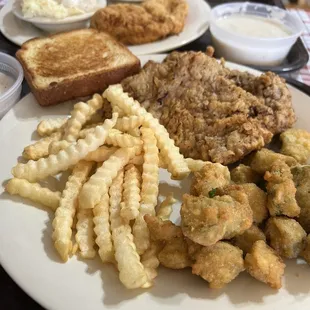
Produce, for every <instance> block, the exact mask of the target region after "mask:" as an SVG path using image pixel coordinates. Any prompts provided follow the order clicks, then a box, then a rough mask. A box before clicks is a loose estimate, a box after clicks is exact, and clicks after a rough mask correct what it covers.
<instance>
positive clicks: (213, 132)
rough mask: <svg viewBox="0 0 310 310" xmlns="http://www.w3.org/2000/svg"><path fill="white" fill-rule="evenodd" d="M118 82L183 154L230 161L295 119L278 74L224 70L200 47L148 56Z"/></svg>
mask: <svg viewBox="0 0 310 310" xmlns="http://www.w3.org/2000/svg"><path fill="white" fill-rule="evenodd" d="M122 86H123V88H124V90H125V91H126V92H128V93H129V95H130V96H133V97H134V98H135V99H136V100H138V101H139V102H140V103H141V104H142V105H143V106H144V107H146V108H147V109H148V111H149V112H151V113H152V114H153V115H154V116H156V117H157V118H158V119H159V120H160V122H161V124H163V125H164V126H165V127H166V128H167V130H168V132H169V134H170V137H171V138H173V139H174V140H175V143H176V145H178V146H179V147H180V150H181V152H182V153H183V155H184V156H185V157H192V158H195V159H203V160H210V161H213V162H218V163H222V164H229V163H233V162H235V161H237V160H239V159H241V158H242V157H244V156H245V155H247V154H249V153H250V152H251V151H253V150H257V149H260V148H262V147H263V146H264V145H265V144H267V143H269V142H270V140H271V138H272V137H273V135H274V134H277V133H281V132H283V131H284V130H286V129H287V128H290V127H292V125H293V124H294V122H295V113H294V110H293V108H292V100H291V95H290V92H289V90H288V88H287V87H286V84H285V82H284V81H283V80H282V79H281V78H280V77H279V76H277V75H275V74H274V73H271V72H268V73H264V74H262V75H261V76H259V77H256V76H254V75H251V74H249V73H242V72H239V71H236V70H229V69H227V68H225V66H224V64H223V63H219V62H218V61H217V60H216V59H214V58H211V57H209V56H207V55H206V54H204V53H202V52H183V53H180V52H173V53H171V54H170V55H169V56H167V58H166V59H165V60H164V61H163V63H161V64H160V63H156V62H154V61H149V62H148V63H147V64H146V65H145V66H144V68H143V69H142V71H141V72H140V73H139V74H137V75H135V76H132V77H128V78H126V79H125V80H124V81H123V82H122Z"/></svg>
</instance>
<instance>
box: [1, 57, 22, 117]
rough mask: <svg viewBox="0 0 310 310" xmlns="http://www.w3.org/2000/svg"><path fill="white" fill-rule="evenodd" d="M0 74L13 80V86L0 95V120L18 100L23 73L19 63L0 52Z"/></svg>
mask: <svg viewBox="0 0 310 310" xmlns="http://www.w3.org/2000/svg"><path fill="white" fill-rule="evenodd" d="M0 72H1V73H3V74H5V75H7V76H9V77H10V78H12V79H13V81H14V82H13V85H12V86H11V87H9V88H8V89H7V90H6V91H5V92H4V93H3V94H0V119H1V118H2V117H3V116H4V115H5V114H6V113H7V112H8V111H9V110H10V109H11V108H12V107H13V106H14V105H15V103H17V102H18V101H19V99H20V93H21V90H22V82H23V79H24V71H23V68H22V66H21V65H20V63H19V62H18V61H17V60H16V59H15V58H13V57H11V56H9V55H7V54H4V53H1V52H0Z"/></svg>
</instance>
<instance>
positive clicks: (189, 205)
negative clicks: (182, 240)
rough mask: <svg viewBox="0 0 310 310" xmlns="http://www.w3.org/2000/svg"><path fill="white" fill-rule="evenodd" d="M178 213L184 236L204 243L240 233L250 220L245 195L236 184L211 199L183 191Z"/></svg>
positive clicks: (251, 215) (212, 242)
mask: <svg viewBox="0 0 310 310" xmlns="http://www.w3.org/2000/svg"><path fill="white" fill-rule="evenodd" d="M180 213H181V219H182V224H181V227H182V231H183V234H184V236H186V237H187V238H189V239H191V240H192V241H194V242H196V243H198V244H201V245H204V246H209V245H212V244H214V243H216V242H217V241H219V240H222V239H230V238H232V237H234V236H236V235H239V234H242V233H243V232H244V231H245V230H247V229H248V228H250V227H251V225H252V223H253V212H252V210H251V207H250V205H249V201H248V198H247V195H246V193H245V192H244V190H243V188H242V187H240V186H238V185H229V186H227V187H225V188H224V189H222V190H221V192H220V193H219V196H214V197H213V198H209V197H206V196H199V197H195V196H191V195H188V194H185V195H184V196H183V204H182V206H181V211H180Z"/></svg>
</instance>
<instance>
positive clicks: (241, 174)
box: [230, 164, 261, 184]
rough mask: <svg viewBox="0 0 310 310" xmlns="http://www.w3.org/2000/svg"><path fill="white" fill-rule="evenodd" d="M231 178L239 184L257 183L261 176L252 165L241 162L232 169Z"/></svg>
mask: <svg viewBox="0 0 310 310" xmlns="http://www.w3.org/2000/svg"><path fill="white" fill-rule="evenodd" d="M230 176H231V180H232V181H233V182H235V183H237V184H243V183H257V182H259V180H260V179H261V176H260V175H259V174H258V173H257V172H255V171H254V170H253V169H252V168H251V167H249V166H246V165H243V164H240V165H239V166H237V167H236V168H234V169H232V170H231V171H230Z"/></svg>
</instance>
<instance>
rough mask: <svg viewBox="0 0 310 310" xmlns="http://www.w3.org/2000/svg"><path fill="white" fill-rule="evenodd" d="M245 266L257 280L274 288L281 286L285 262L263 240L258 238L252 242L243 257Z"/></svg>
mask: <svg viewBox="0 0 310 310" xmlns="http://www.w3.org/2000/svg"><path fill="white" fill-rule="evenodd" d="M245 268H246V270H247V272H248V273H249V274H250V275H251V276H252V277H254V278H255V279H257V280H258V281H261V282H264V283H267V284H268V285H269V286H271V287H272V288H275V289H279V288H281V286H282V283H281V278H282V276H283V274H284V268H285V264H284V263H283V261H282V259H281V257H279V256H278V255H277V253H276V252H275V251H274V250H273V249H272V248H271V247H269V246H268V245H267V244H266V243H265V241H263V240H258V241H256V242H255V243H254V245H253V247H252V249H251V251H250V252H249V253H248V254H247V255H246V257H245Z"/></svg>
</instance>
